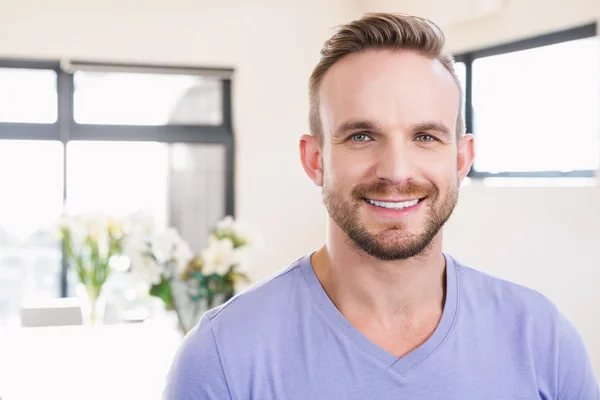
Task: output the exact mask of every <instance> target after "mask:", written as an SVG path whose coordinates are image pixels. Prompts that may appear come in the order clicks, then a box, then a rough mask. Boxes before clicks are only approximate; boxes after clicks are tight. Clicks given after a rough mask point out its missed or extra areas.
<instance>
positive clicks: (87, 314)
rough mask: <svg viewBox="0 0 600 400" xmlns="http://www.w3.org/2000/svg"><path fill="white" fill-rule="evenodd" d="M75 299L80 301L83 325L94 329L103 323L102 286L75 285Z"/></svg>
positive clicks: (103, 299) (104, 307)
mask: <svg viewBox="0 0 600 400" xmlns="http://www.w3.org/2000/svg"><path fill="white" fill-rule="evenodd" d="M76 292H77V297H78V298H79V300H80V307H81V317H82V322H83V325H86V326H90V327H95V326H98V325H102V323H103V322H104V312H105V310H106V299H105V297H104V296H103V295H102V286H94V285H84V284H83V283H79V284H78V285H77V289H76Z"/></svg>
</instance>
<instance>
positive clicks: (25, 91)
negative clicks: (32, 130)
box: [0, 68, 58, 124]
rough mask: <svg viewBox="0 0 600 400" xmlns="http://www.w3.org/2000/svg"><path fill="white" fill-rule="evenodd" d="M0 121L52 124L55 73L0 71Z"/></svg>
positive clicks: (8, 69) (54, 111) (27, 70)
mask: <svg viewBox="0 0 600 400" xmlns="http://www.w3.org/2000/svg"><path fill="white" fill-rule="evenodd" d="M0 88H2V90H0V122H29V123H46V124H52V123H54V122H56V119H57V117H58V105H57V104H58V96H57V94H56V72H55V71H52V70H47V69H26V68H0Z"/></svg>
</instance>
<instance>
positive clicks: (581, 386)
mask: <svg viewBox="0 0 600 400" xmlns="http://www.w3.org/2000/svg"><path fill="white" fill-rule="evenodd" d="M445 257H446V271H447V272H446V276H447V279H446V282H447V288H446V302H445V305H444V310H443V314H442V318H441V321H440V323H439V325H438V327H437V329H436V330H435V332H434V333H433V335H432V336H431V337H430V338H429V339H428V340H427V341H426V342H425V343H424V344H423V345H421V346H420V347H418V348H417V349H415V350H414V351H412V352H410V353H409V354H407V355H405V356H404V357H402V358H397V357H395V356H394V355H392V354H390V353H388V352H387V351H386V350H384V349H382V348H381V347H379V346H377V345H375V344H374V343H372V342H371V341H370V340H369V339H367V338H366V337H365V336H364V335H362V334H361V333H360V332H359V331H358V330H357V329H355V328H354V327H353V325H352V324H350V322H349V321H348V320H347V319H346V318H345V317H344V316H343V315H342V314H341V313H340V312H339V311H338V309H337V308H336V307H335V305H334V304H333V303H332V302H331V300H330V299H329V297H328V296H327V294H326V292H325V291H324V290H323V288H322V286H321V284H320V283H319V281H318V279H317V277H316V275H315V273H314V270H313V268H312V265H311V263H310V255H307V256H304V257H302V258H300V259H299V260H297V261H296V262H294V263H293V264H292V265H290V266H289V267H288V268H286V269H285V270H283V271H281V272H280V273H278V274H277V275H275V276H273V277H270V278H269V279H267V280H265V281H263V282H261V283H260V284H257V285H255V287H253V288H252V289H250V290H248V291H246V292H244V293H241V294H239V295H237V296H236V297H234V298H233V299H232V300H231V301H229V302H228V303H226V304H225V305H223V306H221V307H219V308H216V309H214V310H211V311H209V312H208V313H206V314H205V315H204V317H203V318H202V319H201V321H200V323H199V324H198V325H197V326H196V327H195V328H194V329H193V330H192V331H191V332H190V333H189V334H188V335H187V336H186V338H185V339H184V341H183V343H182V345H181V347H180V349H179V351H178V353H177V355H176V356H175V360H174V362H173V365H172V366H171V369H170V372H169V375H168V378H167V383H166V387H165V391H164V399H165V400H192V399H194V400H205V399H214V400H228V399H231V400H242V399H255V400H271V399H279V400H296V399H298V400H300V399H302V400H307V399H310V400H320V399H323V400H332V399H343V400H359V399H360V400H365V399H376V400H388V399H389V400H400V399H401V400H423V399H431V400H438V399H443V400H451V399H452V400H483V399H485V400H494V399H498V400H519V399H523V400H532V399H545V400H550V399H552V400H599V399H600V391H599V389H598V383H597V381H596V378H595V376H594V374H593V371H592V368H591V365H590V361H589V358H588V355H587V352H586V348H585V346H584V344H583V342H582V340H581V338H580V336H579V335H578V333H577V332H576V330H575V328H574V327H573V325H572V324H571V323H570V322H569V321H568V320H567V319H566V318H565V317H564V316H563V315H562V314H561V313H560V312H559V311H558V310H557V308H556V307H555V306H554V305H553V304H552V303H551V302H550V301H549V300H548V299H547V298H546V297H544V296H543V295H541V294H539V293H538V292H536V291H533V290H531V289H527V288H525V287H523V286H520V285H517V284H514V283H510V282H507V281H504V280H501V279H498V278H495V277H491V276H489V275H487V274H484V273H482V272H479V271H476V270H474V269H471V268H469V267H466V266H464V265H461V264H459V263H458V262H457V261H456V260H455V259H454V258H452V257H450V256H448V255H445Z"/></svg>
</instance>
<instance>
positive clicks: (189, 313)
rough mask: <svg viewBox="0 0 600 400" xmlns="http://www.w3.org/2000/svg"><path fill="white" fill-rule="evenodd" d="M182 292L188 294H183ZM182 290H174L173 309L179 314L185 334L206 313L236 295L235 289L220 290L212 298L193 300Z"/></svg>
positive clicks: (179, 320) (181, 329)
mask: <svg viewBox="0 0 600 400" xmlns="http://www.w3.org/2000/svg"><path fill="white" fill-rule="evenodd" d="M175 287H176V285H175ZM182 292H183V293H184V294H186V295H185V296H182V295H181V293H182ZM182 292H179V291H178V290H177V289H175V290H174V293H173V296H174V301H173V306H172V307H171V311H172V312H174V313H175V315H176V316H177V321H178V326H179V330H180V333H181V334H182V335H184V336H185V335H187V333H188V332H189V331H190V330H191V329H192V328H194V327H195V326H196V325H197V324H198V322H200V319H201V318H202V316H203V315H204V313H206V312H207V311H209V310H211V309H213V308H215V307H218V306H220V305H222V304H224V303H226V302H227V301H229V300H230V299H231V298H232V297H233V295H234V293H233V291H227V292H218V293H215V294H213V295H212V296H211V297H210V298H207V297H204V298H201V299H198V300H192V299H191V298H190V297H189V296H187V293H186V292H185V291H182ZM178 294H179V295H178Z"/></svg>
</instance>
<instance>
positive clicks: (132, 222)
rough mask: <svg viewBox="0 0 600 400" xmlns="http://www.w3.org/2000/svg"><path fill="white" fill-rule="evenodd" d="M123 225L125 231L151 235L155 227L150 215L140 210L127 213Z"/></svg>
mask: <svg viewBox="0 0 600 400" xmlns="http://www.w3.org/2000/svg"><path fill="white" fill-rule="evenodd" d="M124 225H125V228H124V230H125V232H128V233H131V234H137V235H151V234H152V233H153V232H154V231H155V229H156V226H155V223H154V219H153V218H152V216H151V215H150V214H147V213H145V212H142V211H136V212H134V213H132V214H129V216H128V217H127V218H126V219H125V222H124Z"/></svg>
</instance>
